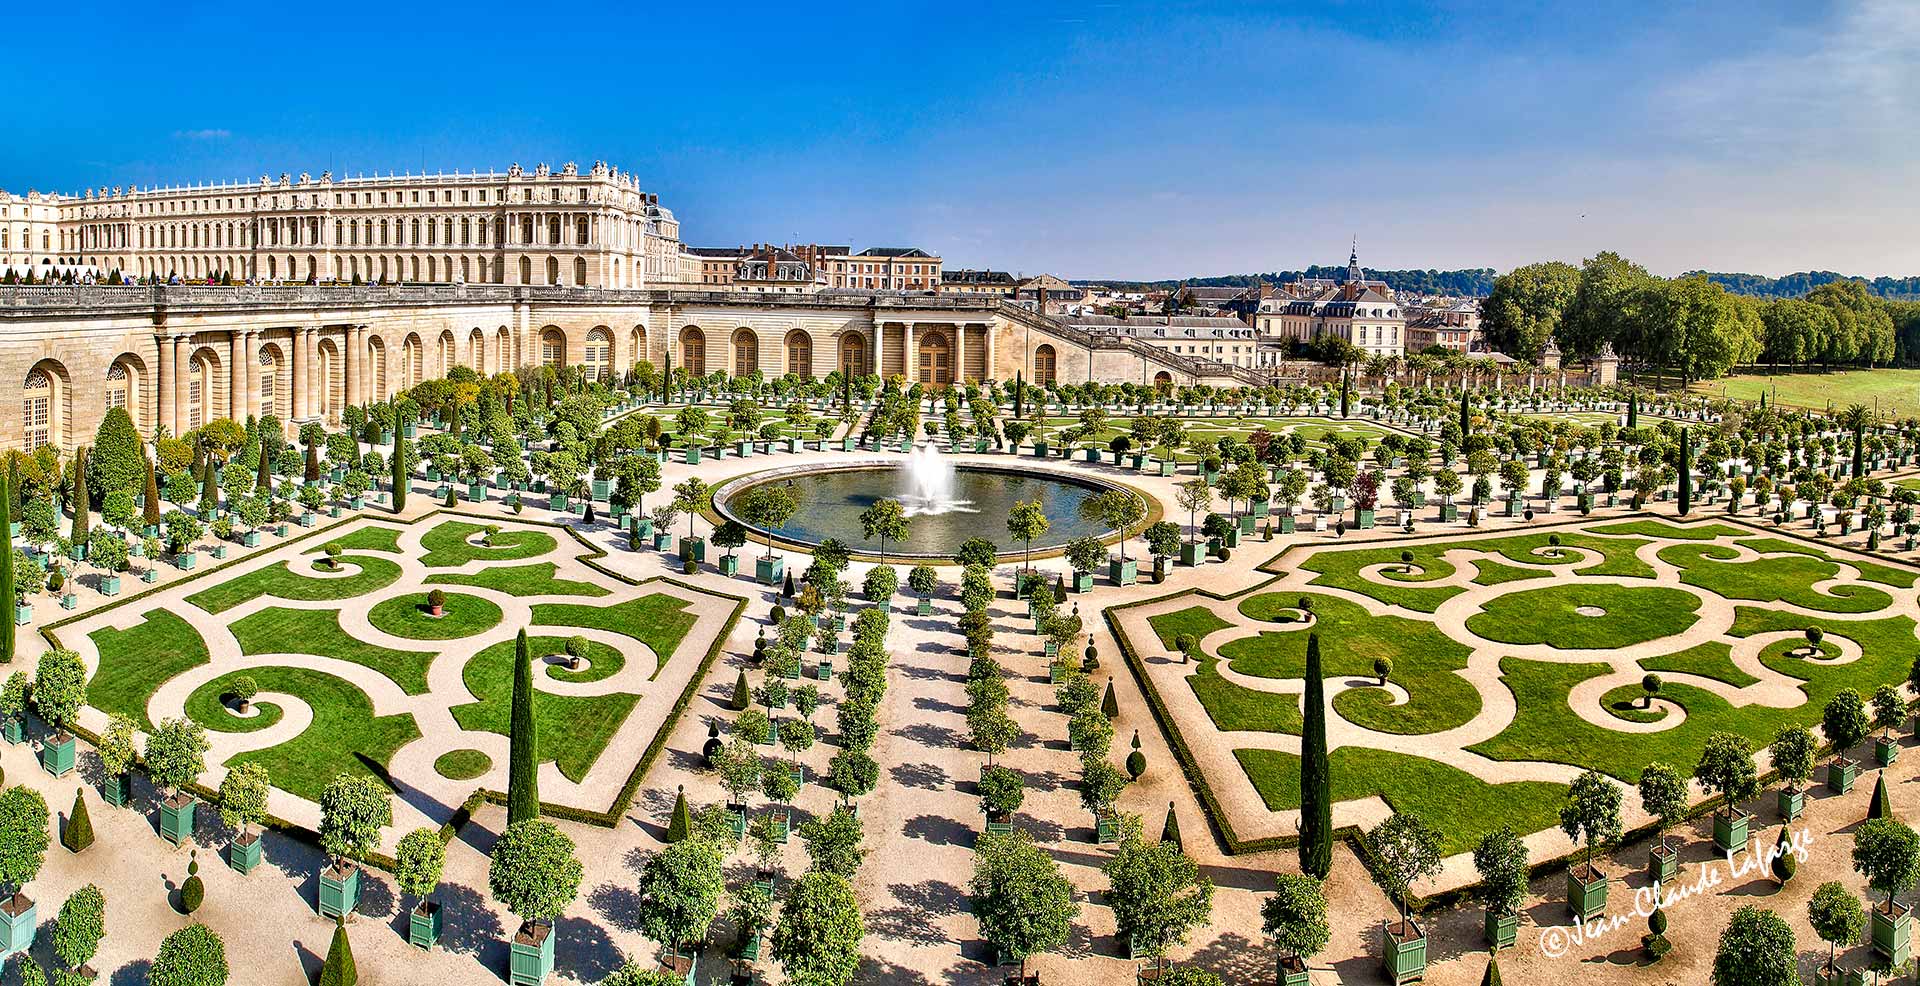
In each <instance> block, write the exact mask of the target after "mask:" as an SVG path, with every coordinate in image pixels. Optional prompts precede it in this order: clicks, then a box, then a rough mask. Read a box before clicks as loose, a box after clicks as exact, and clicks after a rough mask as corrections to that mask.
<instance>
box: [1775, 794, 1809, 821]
mask: <svg viewBox="0 0 1920 986" xmlns="http://www.w3.org/2000/svg"><path fill="white" fill-rule="evenodd" d="M1776 799H1777V802H1778V806H1779V808H1780V818H1781V820H1782V821H1787V822H1793V821H1799V819H1800V816H1801V815H1802V814H1804V813H1805V812H1806V810H1807V792H1805V791H1802V790H1800V789H1799V788H1792V787H1783V788H1781V789H1780V791H1779V793H1778V794H1777V795H1776Z"/></svg>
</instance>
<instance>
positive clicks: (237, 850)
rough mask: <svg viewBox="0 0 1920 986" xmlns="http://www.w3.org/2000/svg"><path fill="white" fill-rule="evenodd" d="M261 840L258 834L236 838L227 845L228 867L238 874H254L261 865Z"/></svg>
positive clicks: (252, 833)
mask: <svg viewBox="0 0 1920 986" xmlns="http://www.w3.org/2000/svg"><path fill="white" fill-rule="evenodd" d="M261 842H262V840H261V838H260V833H258V832H248V833H246V834H244V835H237V836H234V839H233V841H232V842H230V843H228V844H227V865H228V866H230V867H232V868H233V870H234V871H235V872H237V873H241V874H247V873H252V872H253V869H254V867H256V866H259V865H260V848H261Z"/></svg>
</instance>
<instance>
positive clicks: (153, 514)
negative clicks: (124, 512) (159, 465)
mask: <svg viewBox="0 0 1920 986" xmlns="http://www.w3.org/2000/svg"><path fill="white" fill-rule="evenodd" d="M146 465H147V470H146V471H147V478H146V485H145V486H143V487H141V494H142V496H143V497H144V498H145V499H146V503H144V504H142V505H141V507H140V519H141V520H142V521H144V522H145V523H146V526H148V527H150V528H151V527H159V526H160V480H159V478H158V477H156V476H155V475H154V474H153V463H151V462H149V463H147V464H146Z"/></svg>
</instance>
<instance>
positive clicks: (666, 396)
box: [660, 346, 673, 404]
mask: <svg viewBox="0 0 1920 986" xmlns="http://www.w3.org/2000/svg"><path fill="white" fill-rule="evenodd" d="M672 394H673V348H672V347H671V346H669V347H668V348H667V371H666V372H665V373H662V374H660V403H662V404H670V403H672Z"/></svg>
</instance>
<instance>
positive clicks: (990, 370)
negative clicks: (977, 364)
mask: <svg viewBox="0 0 1920 986" xmlns="http://www.w3.org/2000/svg"><path fill="white" fill-rule="evenodd" d="M993 328H994V326H993V323H992V322H988V323H987V325H986V329H987V368H986V378H987V379H989V380H994V379H998V378H999V375H1000V371H999V370H998V369H996V368H995V367H994V361H993V337H994V336H995V335H997V334H998V333H996V332H994V331H993Z"/></svg>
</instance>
